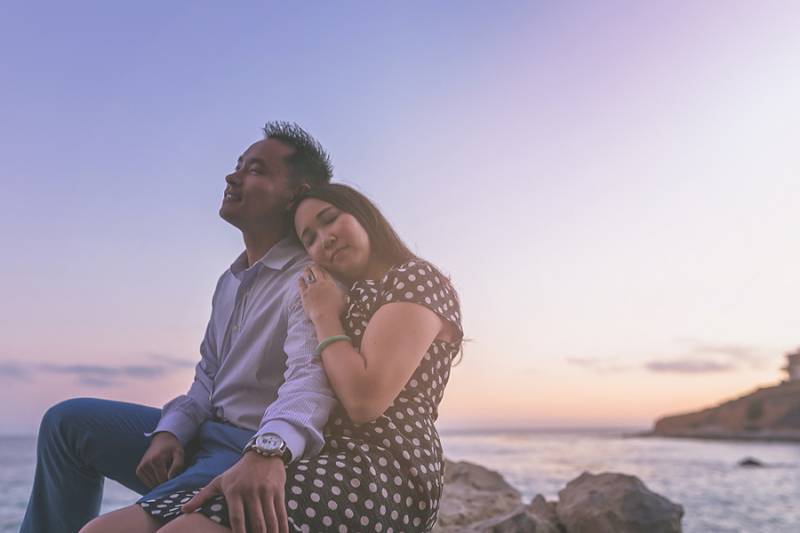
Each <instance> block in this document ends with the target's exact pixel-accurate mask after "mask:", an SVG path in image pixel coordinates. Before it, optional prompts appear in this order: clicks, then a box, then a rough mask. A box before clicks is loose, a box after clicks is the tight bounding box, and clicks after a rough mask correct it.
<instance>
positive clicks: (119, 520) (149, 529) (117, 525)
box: [80, 505, 161, 533]
mask: <svg viewBox="0 0 800 533" xmlns="http://www.w3.org/2000/svg"><path fill="white" fill-rule="evenodd" d="M160 526H161V522H159V521H158V520H156V519H155V518H153V517H152V516H150V515H149V514H148V513H147V512H146V511H145V510H144V509H142V508H141V507H139V506H138V505H130V506H128V507H123V508H122V509H117V510H116V511H112V512H110V513H108V514H104V515H102V516H98V517H97V518H95V519H94V520H92V521H91V522H89V523H88V524H86V525H85V526H83V528H82V529H81V530H80V533H155V532H156V531H158V528H159V527H160Z"/></svg>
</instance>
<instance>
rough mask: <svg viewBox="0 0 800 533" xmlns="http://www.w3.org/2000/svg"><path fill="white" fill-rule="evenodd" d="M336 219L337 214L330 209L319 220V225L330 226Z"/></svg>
mask: <svg viewBox="0 0 800 533" xmlns="http://www.w3.org/2000/svg"><path fill="white" fill-rule="evenodd" d="M337 218H339V212H338V211H333V210H332V209H331V210H328V211H326V212H325V214H324V215H323V216H322V218H320V223H321V224H322V225H323V226H327V225H328V224H332V223H333V222H334V221H335V220H336V219H337Z"/></svg>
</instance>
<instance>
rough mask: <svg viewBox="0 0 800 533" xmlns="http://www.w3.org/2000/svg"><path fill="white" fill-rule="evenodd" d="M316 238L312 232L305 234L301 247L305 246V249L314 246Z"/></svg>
mask: <svg viewBox="0 0 800 533" xmlns="http://www.w3.org/2000/svg"><path fill="white" fill-rule="evenodd" d="M316 238H317V234H316V233H314V232H311V231H309V232H308V233H306V234H305V235H304V236H303V246H305V247H306V249H308V248H310V247H311V245H312V244H314V241H315V240H316Z"/></svg>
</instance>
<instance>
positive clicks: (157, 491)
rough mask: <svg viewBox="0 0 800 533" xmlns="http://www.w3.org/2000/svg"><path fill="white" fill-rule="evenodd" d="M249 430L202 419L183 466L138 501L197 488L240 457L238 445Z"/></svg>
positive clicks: (243, 444) (206, 483)
mask: <svg viewBox="0 0 800 533" xmlns="http://www.w3.org/2000/svg"><path fill="white" fill-rule="evenodd" d="M252 433H253V432H252V431H249V430H244V429H240V428H236V427H232V426H229V425H227V424H221V423H218V422H212V421H206V422H204V423H203V424H202V426H201V427H200V429H199V431H198V435H197V437H195V439H194V440H193V441H192V443H191V445H190V449H189V450H188V451H187V455H188V457H187V465H188V466H187V468H186V469H185V470H184V471H183V472H181V473H180V474H178V475H177V476H175V477H174V478H172V479H170V480H168V481H166V482H164V483H162V484H161V485H158V486H157V487H154V488H153V490H151V491H149V492H148V493H147V494H145V495H144V496H143V497H142V498H141V500H140V501H144V500H150V499H154V498H159V497H162V496H166V495H169V494H172V493H175V492H178V491H180V490H194V489H201V488H203V487H205V486H206V485H208V484H209V483H210V482H211V480H213V479H214V478H215V477H217V476H218V475H220V474H222V473H223V472H225V471H226V470H228V469H229V468H230V467H232V466H233V465H235V464H236V463H237V462H238V461H239V460H240V459H241V458H242V448H244V446H245V444H246V443H247V441H248V439H249V438H250V437H251V436H252Z"/></svg>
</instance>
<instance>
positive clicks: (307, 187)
mask: <svg viewBox="0 0 800 533" xmlns="http://www.w3.org/2000/svg"><path fill="white" fill-rule="evenodd" d="M310 190H311V185H309V184H308V183H303V184H302V185H300V186H299V187H298V188H297V189H295V191H294V193H293V194H292V197H291V198H290V199H289V204H288V205H287V206H286V210H287V211H291V210H292V209H294V205H295V203H296V202H297V199H298V198H299V197H300V196H302V195H304V194H305V193H307V192H308V191H310Z"/></svg>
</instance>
